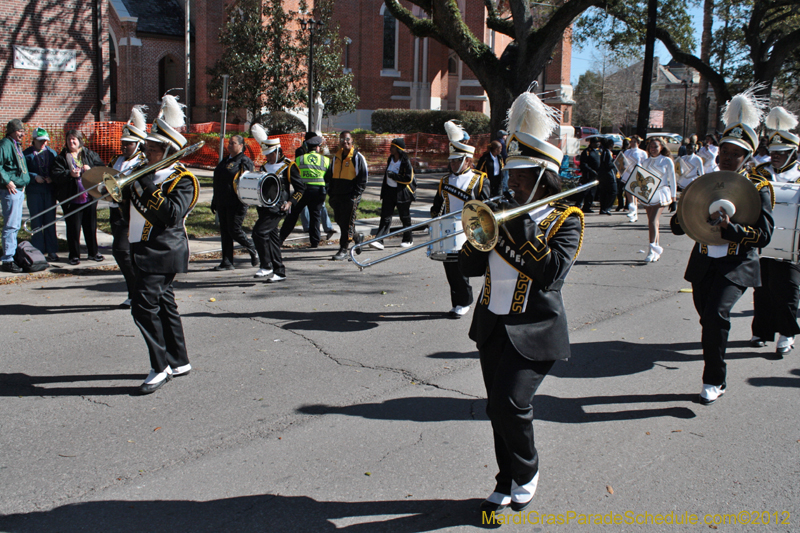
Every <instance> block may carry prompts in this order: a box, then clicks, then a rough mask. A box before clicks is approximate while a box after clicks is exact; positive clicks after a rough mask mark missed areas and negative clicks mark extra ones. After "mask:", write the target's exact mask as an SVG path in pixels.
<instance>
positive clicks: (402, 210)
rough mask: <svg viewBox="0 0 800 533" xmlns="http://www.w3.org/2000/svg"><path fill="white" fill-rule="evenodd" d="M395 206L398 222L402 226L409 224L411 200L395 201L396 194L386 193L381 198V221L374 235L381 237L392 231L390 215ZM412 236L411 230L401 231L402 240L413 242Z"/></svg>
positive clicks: (392, 213)
mask: <svg viewBox="0 0 800 533" xmlns="http://www.w3.org/2000/svg"><path fill="white" fill-rule="evenodd" d="M395 207H396V208H397V214H398V215H400V222H401V223H402V224H403V227H404V228H407V227H409V226H411V202H403V203H400V204H399V203H397V195H388V197H387V198H384V199H383V203H382V204H381V223H380V225H379V226H378V233H376V234H375V236H376V237H382V236H384V235H386V234H388V233H391V231H392V216H393V215H394V209H395ZM413 241H414V237H413V236H412V234H411V231H406V232H403V242H413Z"/></svg>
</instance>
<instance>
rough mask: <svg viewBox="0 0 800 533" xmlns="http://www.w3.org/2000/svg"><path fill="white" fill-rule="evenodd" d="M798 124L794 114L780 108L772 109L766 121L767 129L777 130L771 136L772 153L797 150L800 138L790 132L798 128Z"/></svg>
mask: <svg viewBox="0 0 800 533" xmlns="http://www.w3.org/2000/svg"><path fill="white" fill-rule="evenodd" d="M797 122H798V121H797V117H796V116H795V115H794V113H791V112H789V111H787V110H786V109H784V108H782V107H780V106H778V107H773V108H772V111H770V112H769V115H767V120H766V125H767V127H768V128H769V129H771V130H775V132H773V133H772V135H770V136H769V145H768V148H769V150H770V151H773V150H774V151H776V152H781V151H789V150H797V147H798V145H799V144H800V137H798V136H797V135H795V134H794V133H791V132H790V131H789V130H792V129H794V128H796V127H797Z"/></svg>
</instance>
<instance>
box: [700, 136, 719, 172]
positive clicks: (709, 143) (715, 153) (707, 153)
mask: <svg viewBox="0 0 800 533" xmlns="http://www.w3.org/2000/svg"><path fill="white" fill-rule="evenodd" d="M697 155H699V156H700V159H702V160H703V174H708V173H709V172H716V171H717V170H719V165H717V158H718V157H719V143H717V137H716V135H714V134H713V133H709V134H708V135H706V138H705V139H703V146H702V147H701V148H700V149H699V150H698V151H697Z"/></svg>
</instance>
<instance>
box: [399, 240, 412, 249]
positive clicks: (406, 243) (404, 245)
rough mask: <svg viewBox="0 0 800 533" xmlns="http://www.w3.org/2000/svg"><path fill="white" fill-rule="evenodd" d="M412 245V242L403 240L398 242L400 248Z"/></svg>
mask: <svg viewBox="0 0 800 533" xmlns="http://www.w3.org/2000/svg"><path fill="white" fill-rule="evenodd" d="M412 246H414V243H413V242H405V241H404V242H401V243H400V248H411V247H412Z"/></svg>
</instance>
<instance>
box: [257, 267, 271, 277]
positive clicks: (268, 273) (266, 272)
mask: <svg viewBox="0 0 800 533" xmlns="http://www.w3.org/2000/svg"><path fill="white" fill-rule="evenodd" d="M271 275H272V269H270V270H267V269H266V268H259V269H258V272H256V274H255V276H253V277H254V278H266V277H267V276H271Z"/></svg>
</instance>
